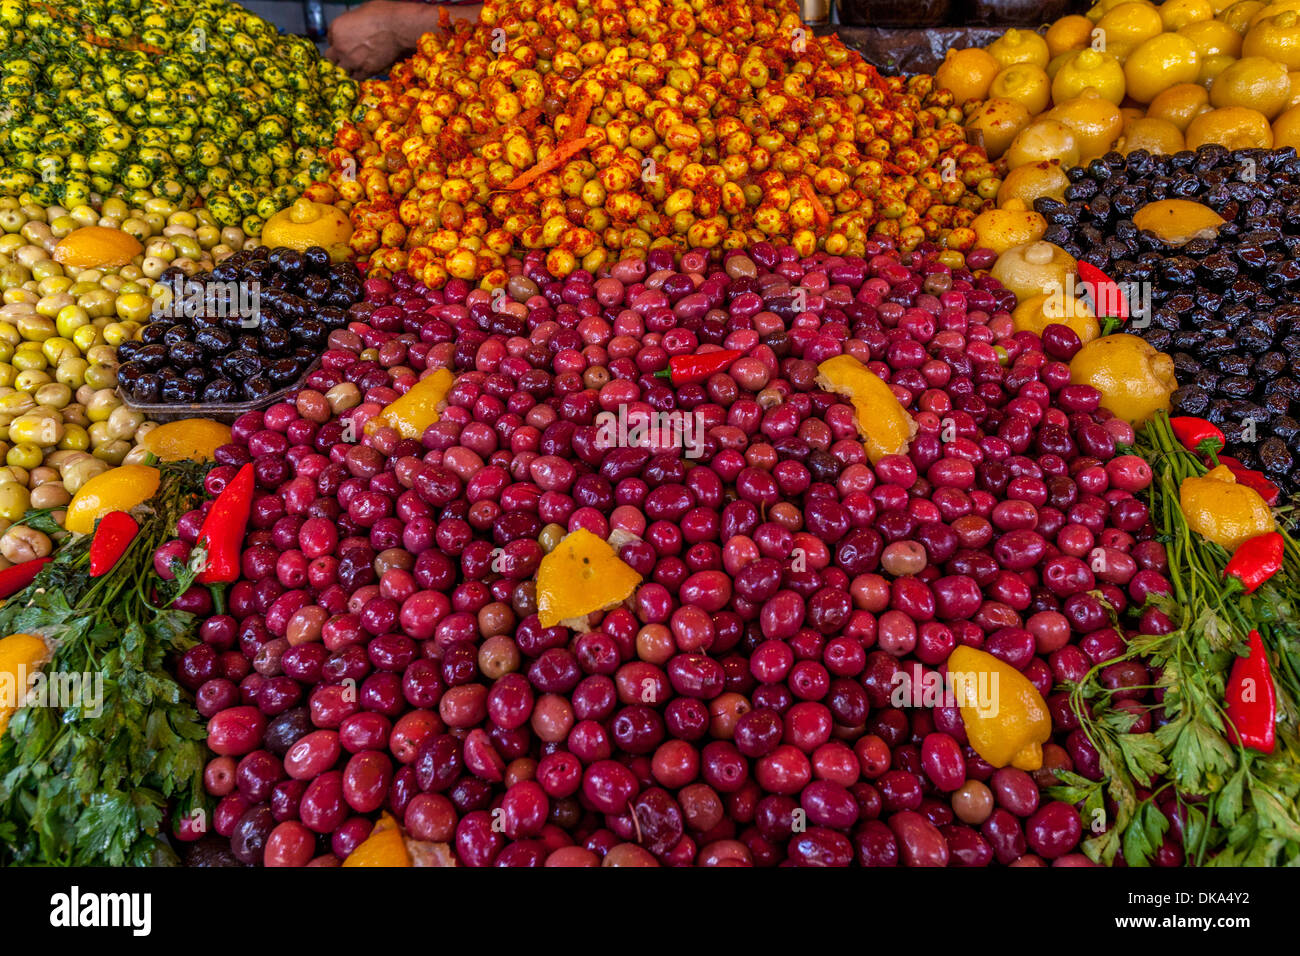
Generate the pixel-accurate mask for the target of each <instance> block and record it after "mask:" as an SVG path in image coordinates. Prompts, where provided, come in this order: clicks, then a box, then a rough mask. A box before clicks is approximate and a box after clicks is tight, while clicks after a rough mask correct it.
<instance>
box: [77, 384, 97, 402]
mask: <svg viewBox="0 0 1300 956" xmlns="http://www.w3.org/2000/svg"><path fill="white" fill-rule="evenodd" d="M72 397H73V398H75V399H76V400H77V404H78V405H81V406H82V407H85V406H86V405H87V404H88V403H89V402H90V400H91V399H92V398H94V397H95V389H93V388H91V387H90V386H89V385H82V386H81V387H80V388H78V389H77V391H76V393H75V394H74V395H73V396H72Z"/></svg>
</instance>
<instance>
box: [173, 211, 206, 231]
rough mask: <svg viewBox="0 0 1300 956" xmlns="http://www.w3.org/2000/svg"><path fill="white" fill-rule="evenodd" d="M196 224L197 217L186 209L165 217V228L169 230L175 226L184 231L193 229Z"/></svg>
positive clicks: (197, 221)
mask: <svg viewBox="0 0 1300 956" xmlns="http://www.w3.org/2000/svg"><path fill="white" fill-rule="evenodd" d="M198 224H199V220H198V217H197V216H195V215H194V213H192V212H190V211H189V210H186V209H179V210H177V211H176V212H174V213H172V214H171V215H169V216H168V217H167V227H168V228H169V229H170V228H173V227H175V226H180V227H182V228H184V229H193V228H195V227H196V226H198Z"/></svg>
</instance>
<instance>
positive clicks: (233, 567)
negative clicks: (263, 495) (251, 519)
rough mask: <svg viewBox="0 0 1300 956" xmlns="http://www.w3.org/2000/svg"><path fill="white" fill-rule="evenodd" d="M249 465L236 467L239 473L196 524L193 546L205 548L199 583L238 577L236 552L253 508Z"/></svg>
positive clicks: (242, 542)
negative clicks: (199, 523) (197, 528)
mask: <svg viewBox="0 0 1300 956" xmlns="http://www.w3.org/2000/svg"><path fill="white" fill-rule="evenodd" d="M253 487H254V483H253V465H252V463H251V462H250V463H249V464H247V465H245V466H244V467H243V468H240V469H239V474H237V475H235V477H234V478H233V479H231V481H230V484H228V485H226V487H225V488H223V489H222V491H221V494H219V495H217V500H216V501H214V502H212V510H211V511H209V512H208V516H207V517H206V518H204V519H203V524H202V525H201V526H200V527H199V540H198V542H197V544H196V547H199V548H203V549H204V550H205V551H206V552H207V557H206V558H205V559H204V566H203V570H202V571H200V572H199V575H198V581H199V583H200V584H229V583H230V582H231V581H234V580H235V579H236V578H238V577H239V556H240V552H241V550H242V548H243V545H244V531H245V530H246V529H247V527H248V515H249V512H250V511H252V508H253Z"/></svg>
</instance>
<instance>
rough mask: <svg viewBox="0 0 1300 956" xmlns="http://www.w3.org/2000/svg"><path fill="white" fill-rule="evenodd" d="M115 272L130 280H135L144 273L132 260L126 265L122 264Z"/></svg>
mask: <svg viewBox="0 0 1300 956" xmlns="http://www.w3.org/2000/svg"><path fill="white" fill-rule="evenodd" d="M117 274H118V275H120V276H121V277H122V278H123V279H126V280H128V281H130V282H135V281H136V280H138V279H139V278H141V277H142V276H143V275H144V273H143V272H141V271H140V267H139V266H138V265H136V264H135V263H134V262H128V263H127V264H126V265H124V266H122V268H120V269H118V270H117Z"/></svg>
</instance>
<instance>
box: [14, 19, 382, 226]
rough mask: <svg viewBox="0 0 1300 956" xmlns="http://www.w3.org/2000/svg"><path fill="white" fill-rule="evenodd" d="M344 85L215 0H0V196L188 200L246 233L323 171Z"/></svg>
mask: <svg viewBox="0 0 1300 956" xmlns="http://www.w3.org/2000/svg"><path fill="white" fill-rule="evenodd" d="M356 98H357V87H356V84H355V83H354V82H353V81H352V80H350V79H349V78H348V77H347V75H346V74H345V73H343V72H342V71H341V70H339V69H338V68H337V67H335V66H334V65H333V64H332V63H329V62H328V61H326V60H323V59H322V58H321V57H320V55H319V54H318V53H317V51H316V48H315V47H314V46H313V45H312V44H311V42H310V41H308V40H306V39H304V38H302V37H293V36H281V35H280V34H279V33H278V32H277V31H276V29H275V27H273V26H272V25H271V24H269V23H267V22H266V21H265V20H262V19H261V18H259V17H257V16H255V15H254V14H252V13H249V12H247V11H245V10H243V9H242V8H240V7H238V6H236V5H235V4H233V3H230V2H227V0H194V2H187V3H169V2H164V0H110V2H107V3H105V2H101V0H86V2H82V3H71V2H61V0H54V2H52V3H34V2H27V0H0V195H7V196H21V197H23V198H24V201H31V202H35V203H37V204H38V205H42V206H49V205H53V204H55V203H58V204H61V205H64V206H68V207H71V206H77V205H82V204H85V203H87V202H88V201H90V199H91V196H92V194H96V195H99V196H101V197H108V196H110V195H116V196H121V197H123V198H124V199H126V200H127V201H128V202H130V203H131V204H132V205H136V206H139V205H142V204H143V203H144V202H145V201H146V200H148V199H150V198H152V197H161V198H166V199H170V200H173V201H186V202H188V201H192V200H194V199H195V198H201V199H202V200H203V202H204V203H205V204H206V205H207V207H208V208H209V209H210V210H211V211H212V215H213V217H214V218H215V219H216V221H217V223H218V224H219V225H221V226H240V227H241V228H242V229H243V230H244V231H245V232H246V233H248V234H249V235H257V234H258V233H259V232H260V231H261V226H262V222H263V221H264V220H265V219H266V218H267V217H268V216H270V215H271V214H272V213H274V212H275V211H276V210H278V209H281V208H283V207H284V206H287V205H289V204H290V203H291V202H292V201H293V200H294V199H295V198H296V197H297V196H298V195H299V194H300V193H301V192H302V190H303V189H304V188H305V187H306V186H307V185H309V184H310V183H311V182H312V181H313V180H315V179H319V178H321V177H322V176H323V175H325V174H326V173H327V172H328V167H327V166H326V164H325V162H324V160H323V158H322V151H323V150H324V149H328V148H329V146H330V144H331V142H332V140H333V136H334V130H335V129H337V128H338V126H339V125H340V124H341V123H342V122H343V120H344V119H345V118H346V117H347V115H348V113H349V111H350V110H351V109H352V106H353V104H354V103H355V101H356Z"/></svg>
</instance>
